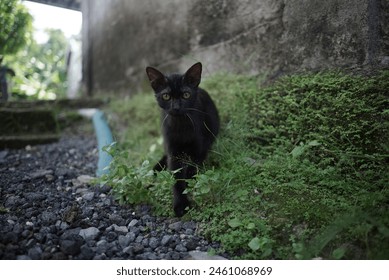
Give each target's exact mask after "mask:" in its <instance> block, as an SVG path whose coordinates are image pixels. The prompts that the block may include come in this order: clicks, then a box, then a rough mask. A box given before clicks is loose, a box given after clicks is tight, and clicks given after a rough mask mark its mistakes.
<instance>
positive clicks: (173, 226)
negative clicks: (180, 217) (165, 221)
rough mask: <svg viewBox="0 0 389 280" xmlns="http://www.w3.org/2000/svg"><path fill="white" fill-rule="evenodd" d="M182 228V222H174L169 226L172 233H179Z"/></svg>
mask: <svg viewBox="0 0 389 280" xmlns="http://www.w3.org/2000/svg"><path fill="white" fill-rule="evenodd" d="M181 227H182V222H181V221H179V222H175V223H172V224H170V225H169V229H171V230H174V231H179V230H180V229H181Z"/></svg>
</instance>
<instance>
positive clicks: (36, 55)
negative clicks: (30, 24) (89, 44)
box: [7, 29, 68, 99]
mask: <svg viewBox="0 0 389 280" xmlns="http://www.w3.org/2000/svg"><path fill="white" fill-rule="evenodd" d="M46 33H47V34H48V38H49V39H48V41H47V42H45V43H43V44H38V43H37V42H36V41H35V40H34V39H31V40H30V42H29V43H28V44H27V45H26V47H25V48H24V49H22V50H21V51H19V52H18V53H17V54H16V55H13V56H10V57H8V59H7V61H8V64H9V65H10V66H11V67H12V68H13V69H14V70H15V72H16V76H15V78H14V91H16V93H17V95H18V96H20V97H25V98H33V99H55V98H58V97H65V95H66V50H67V45H68V43H67V39H66V37H65V35H64V34H63V32H62V31H61V30H57V29H47V30H46Z"/></svg>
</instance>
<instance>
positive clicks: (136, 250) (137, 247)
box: [133, 244, 144, 254]
mask: <svg viewBox="0 0 389 280" xmlns="http://www.w3.org/2000/svg"><path fill="white" fill-rule="evenodd" d="M133 250H134V253H135V254H139V253H142V252H143V250H144V247H143V245H142V244H135V245H134V246H133Z"/></svg>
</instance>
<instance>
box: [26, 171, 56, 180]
mask: <svg viewBox="0 0 389 280" xmlns="http://www.w3.org/2000/svg"><path fill="white" fill-rule="evenodd" d="M53 173H54V172H53V170H37V171H35V172H33V173H30V174H29V177H30V178H31V179H39V178H42V177H45V176H46V175H52V174H53Z"/></svg>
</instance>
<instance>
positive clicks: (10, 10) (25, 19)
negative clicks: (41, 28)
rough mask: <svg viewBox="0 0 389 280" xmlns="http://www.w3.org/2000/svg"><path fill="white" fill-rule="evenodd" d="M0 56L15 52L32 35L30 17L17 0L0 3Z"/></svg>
mask: <svg viewBox="0 0 389 280" xmlns="http://www.w3.org/2000/svg"><path fill="white" fill-rule="evenodd" d="M0 26H1V28H0V57H1V56H3V55H11V54H15V53H17V52H18V51H19V50H20V49H21V48H23V46H24V45H25V44H26V43H27V42H28V41H29V40H30V39H31V37H32V17H31V15H30V14H29V13H28V11H27V9H26V8H25V7H24V6H23V5H22V4H21V1H19V0H8V1H1V3H0Z"/></svg>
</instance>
